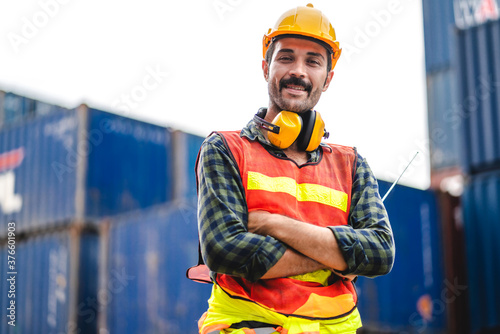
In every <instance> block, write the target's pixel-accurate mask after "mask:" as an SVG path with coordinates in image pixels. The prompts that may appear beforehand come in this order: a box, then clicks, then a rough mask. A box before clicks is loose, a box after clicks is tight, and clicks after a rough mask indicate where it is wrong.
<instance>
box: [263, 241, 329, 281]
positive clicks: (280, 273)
mask: <svg viewBox="0 0 500 334" xmlns="http://www.w3.org/2000/svg"><path fill="white" fill-rule="evenodd" d="M320 269H327V267H326V266H325V265H323V264H321V263H319V262H317V261H315V260H313V259H311V258H309V257H307V256H304V255H302V254H300V253H298V252H296V251H294V250H293V249H290V248H289V249H287V250H286V251H285V253H284V254H283V256H282V257H281V258H280V259H279V260H278V262H276V264H275V265H274V266H272V267H271V269H269V270H268V271H267V272H266V273H265V274H264V276H262V277H261V278H262V279H270V278H280V277H288V276H294V275H302V274H306V273H310V272H313V271H316V270H320Z"/></svg>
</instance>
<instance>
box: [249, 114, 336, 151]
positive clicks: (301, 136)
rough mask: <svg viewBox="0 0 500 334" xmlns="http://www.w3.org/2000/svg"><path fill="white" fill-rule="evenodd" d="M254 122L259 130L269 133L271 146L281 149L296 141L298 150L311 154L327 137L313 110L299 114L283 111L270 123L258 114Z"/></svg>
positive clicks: (320, 120)
mask: <svg viewBox="0 0 500 334" xmlns="http://www.w3.org/2000/svg"><path fill="white" fill-rule="evenodd" d="M254 120H255V122H256V123H257V124H258V125H259V126H260V127H261V128H263V129H265V130H267V131H269V134H268V138H269V141H270V142H271V144H273V145H274V146H276V147H278V148H281V149H286V148H288V147H290V146H291V145H292V144H293V143H294V142H295V141H297V145H298V148H299V149H300V150H302V151H307V152H311V151H314V150H315V149H316V148H318V146H319V144H320V143H321V139H322V138H323V137H324V138H328V136H329V133H328V132H326V131H325V122H324V121H323V119H322V118H321V115H320V114H319V113H318V112H316V111H314V110H310V111H307V112H305V113H301V114H297V113H294V112H291V111H285V110H284V111H282V112H280V113H279V114H278V115H277V116H276V117H275V118H274V120H273V121H272V123H269V122H267V121H265V120H264V119H262V118H261V117H260V115H259V113H258V114H257V115H255V117H254Z"/></svg>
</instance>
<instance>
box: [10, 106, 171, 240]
mask: <svg viewBox="0 0 500 334" xmlns="http://www.w3.org/2000/svg"><path fill="white" fill-rule="evenodd" d="M171 151H172V150H171V143H170V131H169V130H168V129H166V128H164V127H160V126H157V125H153V124H148V123H144V122H140V121H137V120H132V119H128V118H125V117H122V116H119V115H115V114H111V113H107V112H103V111H100V110H96V109H92V108H88V107H87V106H85V105H82V106H81V107H79V108H78V109H76V110H72V111H70V112H66V111H59V112H52V113H51V114H50V115H48V116H45V117H39V118H35V119H33V120H31V121H27V122H25V123H23V124H21V125H16V126H11V127H7V128H4V129H2V130H1V131H0V235H5V233H6V228H5V224H7V222H8V221H9V220H14V221H16V223H17V227H18V231H20V232H21V231H34V230H37V229H41V228H45V227H48V226H54V225H64V224H68V223H70V222H71V221H72V220H73V219H78V220H84V219H86V220H89V221H96V219H97V218H100V217H104V216H108V215H113V214H117V213H120V212H124V211H128V210H133V209H138V208H146V207H148V206H151V205H154V204H158V203H163V202H166V201H168V200H170V199H171V198H172V189H171V179H172V177H171V173H172V167H171V165H172V161H171V160H172V158H171Z"/></svg>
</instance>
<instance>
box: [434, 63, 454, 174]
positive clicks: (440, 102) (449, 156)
mask: <svg viewBox="0 0 500 334" xmlns="http://www.w3.org/2000/svg"><path fill="white" fill-rule="evenodd" d="M457 88H458V87H457V84H456V73H455V71H454V70H452V69H449V70H445V71H439V72H433V73H432V74H428V75H427V109H428V122H429V144H430V151H431V155H430V158H431V169H432V170H442V169H444V168H450V167H456V166H459V165H460V138H459V127H460V123H459V122H460V120H459V119H457V116H456V115H455V111H456V110H455V109H454V108H455V105H456V102H455V101H456V95H457Z"/></svg>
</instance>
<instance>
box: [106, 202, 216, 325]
mask: <svg viewBox="0 0 500 334" xmlns="http://www.w3.org/2000/svg"><path fill="white" fill-rule="evenodd" d="M103 226H104V225H103ZM197 226H198V225H197V214H196V201H192V202H172V203H171V204H168V205H165V206H159V207H154V208H151V209H148V210H146V211H145V212H138V213H133V214H128V215H123V216H120V217H115V218H113V219H112V221H111V223H110V229H109V239H108V241H107V242H108V246H106V247H107V248H108V253H109V254H108V257H107V259H105V260H103V262H108V265H107V268H108V272H107V274H106V276H107V277H108V281H107V283H105V285H104V287H102V288H101V289H100V290H103V289H104V291H106V289H108V291H109V293H108V298H107V299H108V300H109V303H107V304H106V306H107V310H106V312H105V314H106V317H107V319H106V321H104V325H103V326H106V328H103V327H100V330H104V329H106V330H107V332H109V333H110V334H117V333H129V334H134V333H169V334H176V333H179V334H181V333H182V334H184V333H196V332H197V320H198V319H199V318H200V317H201V315H202V314H203V312H205V311H206V309H207V307H208V303H207V300H208V298H209V297H210V291H211V285H210V284H201V283H195V282H192V281H190V280H188V279H187V278H186V270H187V268H189V267H190V266H193V265H195V264H196V263H197V262H198V237H197V236H198V232H197ZM118 275H119V276H120V277H121V280H118V279H117V278H116V277H117V276H118ZM111 286H113V287H114V289H113V290H111V289H110V288H109V287H111ZM100 323H101V322H100Z"/></svg>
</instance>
